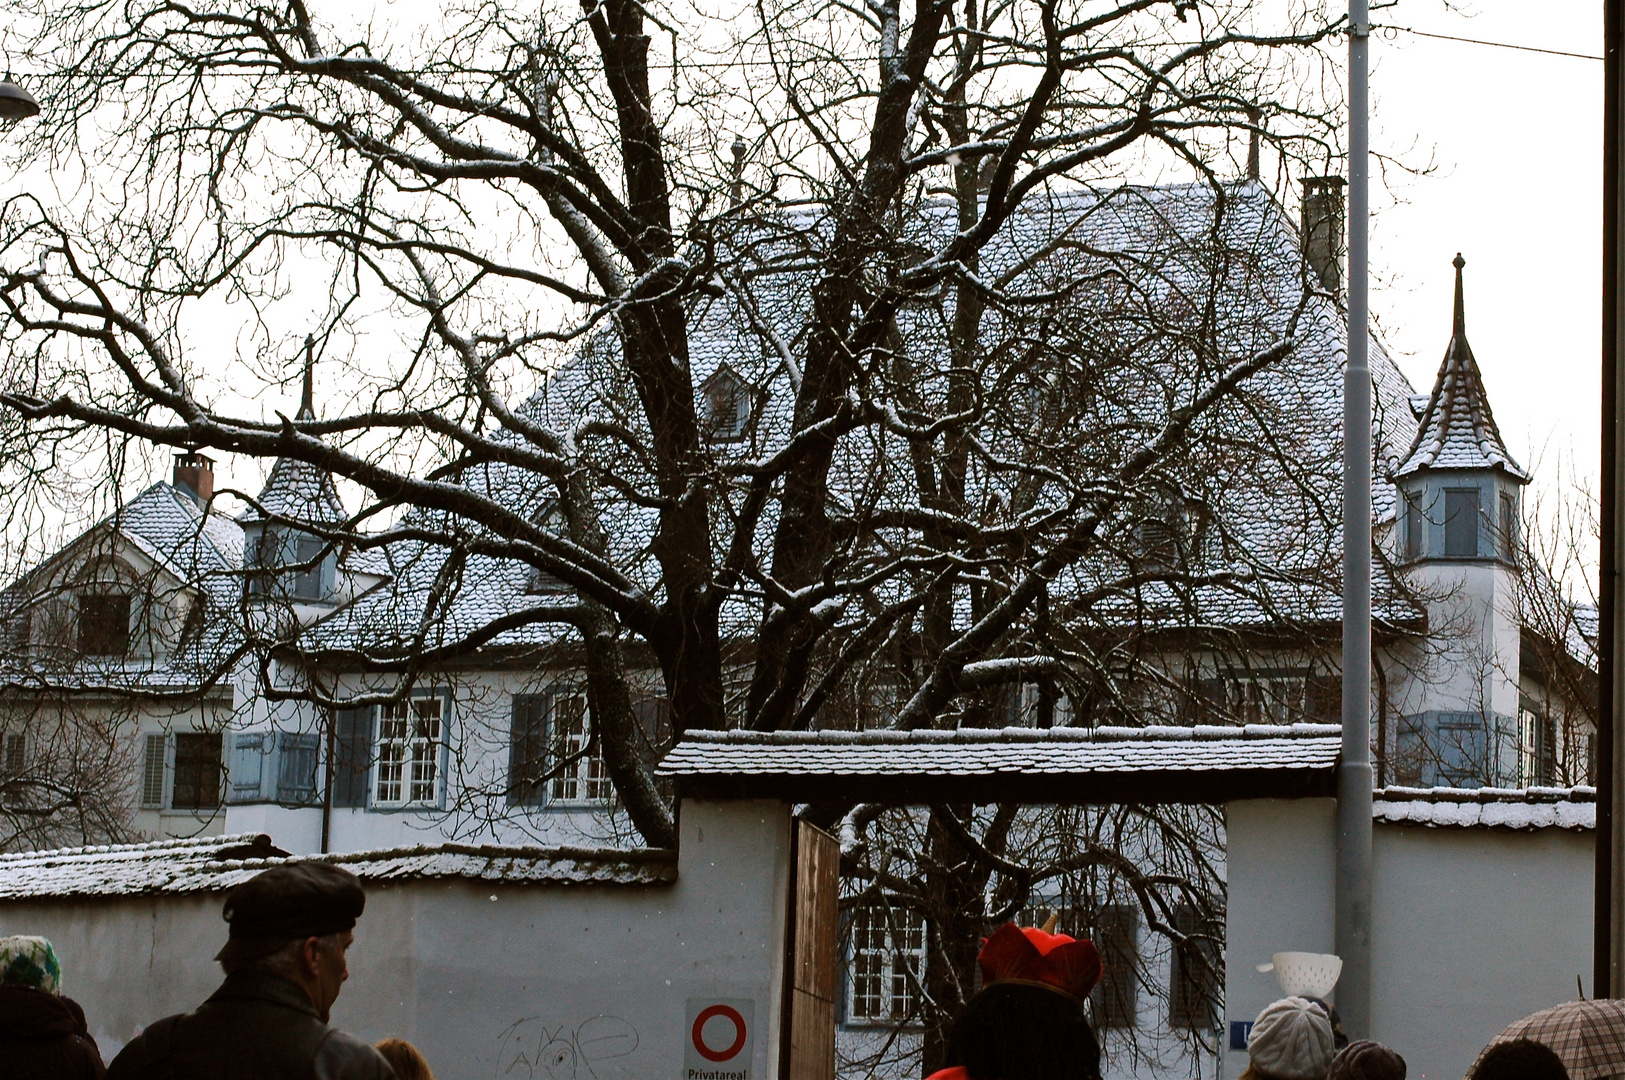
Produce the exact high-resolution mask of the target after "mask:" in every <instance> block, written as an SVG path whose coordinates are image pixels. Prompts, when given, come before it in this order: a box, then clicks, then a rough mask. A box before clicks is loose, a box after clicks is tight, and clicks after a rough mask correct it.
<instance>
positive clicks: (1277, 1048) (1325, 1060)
mask: <svg viewBox="0 0 1625 1080" xmlns="http://www.w3.org/2000/svg"><path fill="white" fill-rule="evenodd" d="M1335 1053H1336V1047H1335V1045H1334V1042H1333V1038H1332V1022H1331V1018H1330V1017H1328V1016H1327V1015H1326V1012H1325V1010H1324V1009H1322V1008H1321V1007H1320V1006H1319V1005H1316V1004H1315V1003H1314V1002H1312V1001H1310V1000H1309V999H1308V998H1301V997H1289V998H1282V999H1281V1000H1280V1001H1276V1002H1273V1003H1271V1004H1269V1005H1266V1006H1264V1011H1263V1012H1261V1013H1259V1014H1258V1019H1257V1020H1255V1021H1253V1032H1252V1034H1251V1035H1250V1036H1248V1039H1247V1057H1248V1059H1249V1061H1250V1064H1251V1068H1252V1071H1253V1072H1254V1073H1255V1074H1256V1075H1258V1076H1260V1077H1263V1078H1264V1080H1326V1072H1327V1070H1328V1069H1330V1068H1331V1064H1332V1056H1333V1055H1334V1054H1335Z"/></svg>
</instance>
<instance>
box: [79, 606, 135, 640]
mask: <svg viewBox="0 0 1625 1080" xmlns="http://www.w3.org/2000/svg"><path fill="white" fill-rule="evenodd" d="M129 653H130V597H129V594H127V593H81V594H80V596H79V654H80V655H81V656H128V655H129Z"/></svg>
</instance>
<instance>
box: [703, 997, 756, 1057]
mask: <svg viewBox="0 0 1625 1080" xmlns="http://www.w3.org/2000/svg"><path fill="white" fill-rule="evenodd" d="M718 1016H722V1017H726V1018H727V1020H728V1022H729V1023H730V1024H732V1025H733V1026H734V1041H733V1045H732V1046H730V1047H728V1049H726V1050H713V1049H711V1048H710V1047H709V1046H707V1045H705V1035H704V1030H705V1022H706V1021H707V1020H710V1019H713V1018H715V1017H718ZM692 1038H693V1039H694V1049H696V1050H698V1051H699V1052H700V1056H701V1057H702V1058H704V1059H705V1060H707V1061H729V1060H731V1059H732V1058H733V1056H734V1055H735V1054H737V1053H739V1051H740V1049H741V1048H742V1047H743V1046H744V1045H745V1018H744V1017H743V1016H740V1015H739V1010H738V1009H735V1008H733V1007H732V1006H729V1005H712V1006H711V1007H709V1008H706V1009H701V1010H700V1015H698V1016H696V1017H695V1018H694V1031H693V1033H692Z"/></svg>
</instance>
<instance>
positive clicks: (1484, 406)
mask: <svg viewBox="0 0 1625 1080" xmlns="http://www.w3.org/2000/svg"><path fill="white" fill-rule="evenodd" d="M1465 265H1466V262H1465V260H1464V259H1462V257H1461V256H1460V255H1457V256H1456V259H1455V266H1456V311H1455V325H1454V327H1453V330H1452V332H1451V335H1450V344H1449V346H1448V347H1446V349H1445V352H1444V362H1443V363H1442V364H1440V365H1439V376H1438V379H1437V380H1435V382H1434V384H1433V393H1432V395H1431V396H1430V397H1429V398H1428V405H1427V410H1426V412H1424V413H1423V415H1422V422H1421V424H1420V425H1419V426H1418V428H1417V432H1416V441H1415V443H1413V444H1412V445H1411V450H1410V453H1408V454H1407V455H1406V456H1405V460H1404V461H1402V462H1401V463H1400V465H1399V467H1398V468H1397V469H1395V470H1394V475H1395V476H1407V475H1409V474H1411V473H1414V472H1417V471H1419V470H1421V469H1499V470H1501V471H1502V472H1505V473H1507V474H1508V475H1510V476H1512V477H1515V478H1516V479H1518V480H1522V481H1525V482H1527V481H1528V480H1529V474H1528V473H1527V472H1525V471H1524V469H1523V466H1521V465H1519V464H1518V463H1517V462H1516V461H1514V460H1513V458H1512V455H1511V454H1510V453H1508V452H1507V448H1506V443H1505V442H1503V441H1502V440H1501V431H1500V429H1499V428H1498V427H1496V425H1495V415H1494V414H1493V413H1492V412H1491V411H1490V400H1489V395H1488V394H1486V393H1485V391H1484V377H1483V375H1481V374H1480V373H1479V370H1478V361H1476V360H1474V359H1473V350H1472V346H1470V345H1468V344H1467V320H1466V315H1465V312H1464V308H1463V304H1462V290H1461V269H1462V267H1463V266H1465Z"/></svg>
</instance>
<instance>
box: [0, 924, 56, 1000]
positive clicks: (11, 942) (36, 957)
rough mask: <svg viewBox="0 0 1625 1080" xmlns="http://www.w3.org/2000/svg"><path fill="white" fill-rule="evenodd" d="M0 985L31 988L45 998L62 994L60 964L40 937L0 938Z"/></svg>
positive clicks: (18, 936)
mask: <svg viewBox="0 0 1625 1080" xmlns="http://www.w3.org/2000/svg"><path fill="white" fill-rule="evenodd" d="M0 983H9V984H13V985H18V986H32V987H33V988H34V989H36V990H44V991H45V992H46V993H47V994H60V993H61V992H62V964H61V962H60V961H58V960H57V958H56V950H55V949H53V948H51V943H50V942H49V941H46V940H45V939H44V938H42V937H25V936H24V935H22V934H18V935H17V936H15V937H4V938H0Z"/></svg>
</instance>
